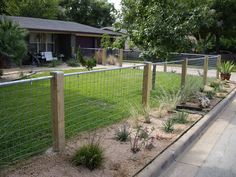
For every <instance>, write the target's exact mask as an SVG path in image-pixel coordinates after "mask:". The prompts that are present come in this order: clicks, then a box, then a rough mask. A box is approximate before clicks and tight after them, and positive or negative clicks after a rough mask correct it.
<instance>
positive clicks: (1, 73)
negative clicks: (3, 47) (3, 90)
mask: <svg viewBox="0 0 236 177" xmlns="http://www.w3.org/2000/svg"><path fill="white" fill-rule="evenodd" d="M2 76H3V70H2V69H0V78H1V77H2Z"/></svg>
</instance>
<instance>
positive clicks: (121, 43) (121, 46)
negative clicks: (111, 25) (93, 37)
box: [112, 37, 126, 49]
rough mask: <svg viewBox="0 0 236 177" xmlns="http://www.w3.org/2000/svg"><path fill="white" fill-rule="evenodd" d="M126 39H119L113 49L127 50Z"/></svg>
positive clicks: (114, 43)
mask: <svg viewBox="0 0 236 177" xmlns="http://www.w3.org/2000/svg"><path fill="white" fill-rule="evenodd" d="M125 41H126V37H117V38H116V40H115V41H114V42H113V44H112V48H115V49H124V48H125Z"/></svg>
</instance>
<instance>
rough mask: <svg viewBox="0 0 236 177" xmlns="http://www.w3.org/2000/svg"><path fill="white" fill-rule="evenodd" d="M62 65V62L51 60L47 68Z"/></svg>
mask: <svg viewBox="0 0 236 177" xmlns="http://www.w3.org/2000/svg"><path fill="white" fill-rule="evenodd" d="M60 64H62V61H60V60H52V61H51V63H49V65H48V67H50V68H54V67H57V66H59V65H60Z"/></svg>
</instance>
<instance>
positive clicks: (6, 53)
mask: <svg viewBox="0 0 236 177" xmlns="http://www.w3.org/2000/svg"><path fill="white" fill-rule="evenodd" d="M26 35H27V31H26V30H24V29H22V28H20V27H19V25H17V24H15V23H13V22H12V21H11V20H9V19H7V18H6V17H2V18H1V19H0V59H10V60H13V62H15V63H16V64H18V65H20V64H21V61H22V59H23V57H24V56H25V55H26V52H27V45H26V42H25V37H26Z"/></svg>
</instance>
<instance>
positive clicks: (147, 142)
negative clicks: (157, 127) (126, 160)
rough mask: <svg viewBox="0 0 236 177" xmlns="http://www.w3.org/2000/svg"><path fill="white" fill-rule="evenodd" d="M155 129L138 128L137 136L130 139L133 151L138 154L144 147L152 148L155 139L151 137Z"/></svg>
mask: <svg viewBox="0 0 236 177" xmlns="http://www.w3.org/2000/svg"><path fill="white" fill-rule="evenodd" d="M153 130H154V128H152V129H151V130H148V129H147V128H143V127H142V126H139V127H137V129H136V131H135V134H134V136H133V137H131V138H130V145H131V151H132V152H133V153H137V152H139V151H140V150H141V148H142V147H143V146H145V147H146V148H148V149H149V148H150V147H151V146H152V144H153V141H154V137H152V136H151V133H152V132H153Z"/></svg>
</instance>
